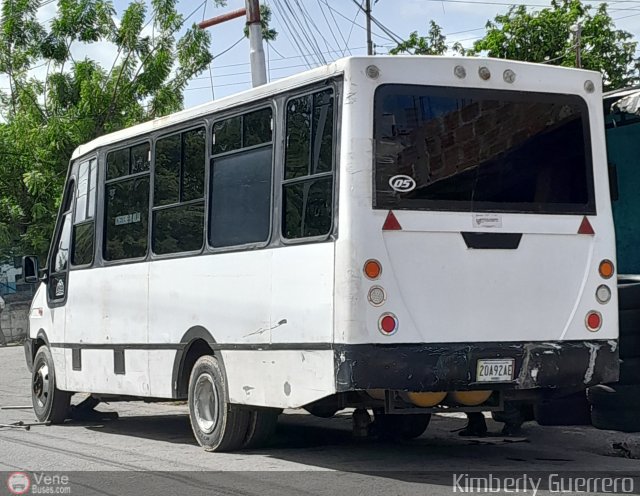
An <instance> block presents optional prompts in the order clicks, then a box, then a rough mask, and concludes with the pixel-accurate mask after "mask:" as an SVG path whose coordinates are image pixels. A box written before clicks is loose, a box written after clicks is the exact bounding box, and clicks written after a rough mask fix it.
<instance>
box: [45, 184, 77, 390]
mask: <svg viewBox="0 0 640 496" xmlns="http://www.w3.org/2000/svg"><path fill="white" fill-rule="evenodd" d="M74 189H75V183H74V182H73V181H70V182H69V184H68V185H67V189H66V191H65V194H64V198H63V204H62V205H63V206H62V209H61V212H62V213H61V215H60V218H59V221H58V225H57V227H56V235H55V238H54V242H53V246H52V250H51V252H50V259H49V261H48V267H49V274H48V277H47V280H46V286H47V302H48V305H49V308H50V315H51V327H50V328H49V329H48V335H47V337H48V339H49V342H50V343H62V342H64V341H65V322H66V312H67V310H66V302H67V295H68V293H69V287H68V283H69V263H70V259H69V254H70V244H71V215H72V206H73V197H74ZM51 354H52V355H53V359H54V361H55V363H56V364H62V367H57V369H58V370H57V371H56V372H57V373H56V381H57V382H58V386H59V387H62V388H64V387H65V386H66V376H65V374H64V372H63V371H64V369H65V368H66V367H65V365H64V364H65V352H64V349H63V348H59V347H55V346H54V347H52V348H51Z"/></svg>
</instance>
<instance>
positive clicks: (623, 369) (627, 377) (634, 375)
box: [618, 358, 640, 385]
mask: <svg viewBox="0 0 640 496" xmlns="http://www.w3.org/2000/svg"><path fill="white" fill-rule="evenodd" d="M618 384H624V385H627V384H640V358H624V359H622V361H621V362H620V379H619V380H618Z"/></svg>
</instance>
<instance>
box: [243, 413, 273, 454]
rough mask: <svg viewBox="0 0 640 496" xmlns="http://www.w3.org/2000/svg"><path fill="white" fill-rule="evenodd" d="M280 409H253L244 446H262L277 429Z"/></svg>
mask: <svg viewBox="0 0 640 496" xmlns="http://www.w3.org/2000/svg"><path fill="white" fill-rule="evenodd" d="M279 414H280V410H275V409H271V408H263V409H262V408H260V409H255V410H252V411H251V413H250V416H249V427H248V429H247V435H246V436H245V438H244V442H243V445H242V446H243V448H250V449H251V448H262V447H263V446H264V445H266V444H267V443H268V442H269V440H270V439H271V437H272V436H273V434H274V433H275V431H276V424H277V423H278V416H279Z"/></svg>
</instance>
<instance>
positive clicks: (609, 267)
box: [598, 260, 615, 279]
mask: <svg viewBox="0 0 640 496" xmlns="http://www.w3.org/2000/svg"><path fill="white" fill-rule="evenodd" d="M598 272H600V276H602V278H603V279H609V278H610V277H611V276H612V275H613V273H614V272H615V269H614V267H613V262H612V261H611V260H603V261H602V262H600V266H599V267H598Z"/></svg>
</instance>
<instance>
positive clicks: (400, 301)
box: [31, 57, 617, 408]
mask: <svg viewBox="0 0 640 496" xmlns="http://www.w3.org/2000/svg"><path fill="white" fill-rule="evenodd" d="M370 64H376V65H377V66H378V67H379V69H380V74H379V77H378V78H377V79H371V78H369V77H367V76H366V75H365V68H366V67H367V66H368V65H370ZM458 64H462V65H464V66H465V68H466V72H467V74H468V76H467V77H466V78H465V79H459V78H456V77H455V76H454V75H453V68H454V67H455V66H456V65H458ZM484 65H486V66H487V67H489V68H490V69H491V71H492V74H493V75H494V77H493V78H492V79H490V80H489V81H483V80H481V79H480V78H479V77H478V75H477V74H478V69H479V68H480V66H484ZM507 68H510V69H512V70H514V71H515V73H516V75H517V77H516V81H515V83H513V84H509V83H506V82H504V81H503V79H502V77H501V74H502V72H503V71H504V70H505V69H507ZM337 76H344V83H343V84H344V87H343V91H342V95H343V99H342V102H341V103H342V110H341V112H342V120H341V122H340V124H339V126H338V129H340V130H341V136H340V147H339V148H338V152H337V154H338V158H337V164H338V171H337V176H336V194H337V196H338V201H337V204H338V208H337V211H336V213H335V214H334V215H335V218H334V224H337V226H339V229H338V238H337V239H333V238H330V239H328V240H325V241H323V242H319V243H309V244H299V245H291V246H287V245H284V246H273V247H268V248H261V249H255V250H251V251H244V252H242V251H240V252H220V253H211V254H203V255H199V256H194V257H184V258H174V259H168V260H155V261H145V262H140V263H132V264H124V265H115V266H108V267H99V268H93V269H83V270H72V271H70V277H69V284H68V288H69V289H68V291H69V297H68V301H67V304H66V307H62V308H56V309H48V308H47V304H46V298H45V296H44V294H43V291H42V290H40V291H39V292H38V295H37V296H36V298H35V299H34V304H33V306H34V307H40V308H44V315H43V317H42V318H32V320H31V337H32V338H36V337H37V332H38V329H44V330H45V332H46V333H47V335H48V337H49V341H50V342H56V343H75V344H79V345H83V346H87V345H88V347H89V349H87V350H83V356H82V362H83V370H82V371H80V372H78V371H73V370H72V365H71V361H72V359H71V350H70V349H66V350H64V352H62V349H58V351H55V352H54V359H55V366H56V369H57V370H59V371H61V373H59V375H58V381H59V385H60V387H61V388H63V389H67V390H71V391H86V392H96V393H118V394H127V395H136V396H151V397H167V398H168V397H171V395H172V391H173V388H174V387H175V384H174V383H173V381H174V371H173V366H174V361H175V360H176V353H177V352H176V349H171V346H172V345H176V346H177V345H179V344H180V340H181V338H182V337H183V336H184V335H185V333H186V332H187V331H189V330H190V329H192V328H194V327H202V328H204V329H206V330H208V332H209V333H210V334H211V336H212V337H213V339H214V340H215V343H216V344H217V345H219V346H220V347H221V351H220V356H221V357H222V358H223V361H224V367H225V371H226V374H227V378H228V385H229V396H230V399H231V401H232V402H235V403H241V404H249V405H259V406H271V407H280V408H284V407H299V406H302V405H305V404H307V403H309V402H312V401H315V400H317V399H320V398H323V397H326V396H328V395H331V394H333V393H334V392H335V391H336V376H335V374H336V371H335V369H336V364H335V356H334V351H333V349H332V347H333V346H334V345H335V344H366V343H380V344H398V343H458V342H501V341H506V342H514V341H548V340H553V341H558V340H589V339H614V338H616V337H617V297H616V293H615V285H613V284H612V286H613V287H612V289H613V298H612V300H611V302H609V304H607V305H599V304H598V303H597V302H596V301H595V299H594V293H595V289H596V287H597V286H598V285H599V284H601V283H602V279H601V278H600V277H599V275H598V272H597V264H598V262H599V261H600V260H602V259H605V258H606V259H610V260H613V261H614V262H615V246H614V236H613V223H612V216H611V208H610V202H609V199H608V195H609V193H608V178H607V170H606V157H605V143H604V134H603V132H593V133H592V136H591V144H592V154H593V163H594V184H595V197H596V198H595V199H596V205H597V212H598V214H597V216H590V217H589V221H590V222H591V224H592V226H593V228H594V230H595V233H596V234H595V235H594V236H586V235H577V234H576V233H577V230H578V227H579V225H580V222H581V221H582V218H583V216H578V215H537V214H506V213H505V214H500V217H501V227H499V228H491V227H481V228H475V227H474V225H473V214H471V213H463V212H414V211H398V212H395V214H396V217H397V218H398V221H399V222H400V224H401V225H402V228H403V230H402V231H394V232H384V233H383V232H382V230H381V227H382V225H383V223H384V220H385V217H386V215H387V211H385V210H374V209H373V208H372V184H373V176H372V174H373V166H372V164H373V142H372V141H373V140H372V136H373V105H372V102H373V96H374V92H375V89H376V88H377V87H378V86H379V85H381V84H385V83H403V84H416V85H424V84H429V85H441V86H458V87H474V88H491V89H496V90H500V89H503V90H512V91H513V90H517V91H525V92H526V91H537V92H550V93H566V94H577V95H580V96H582V97H583V98H584V99H585V101H586V102H587V106H588V108H589V112H590V123H589V124H590V127H591V129H592V130H601V129H603V122H602V110H601V108H600V106H601V101H600V100H601V94H600V90H599V87H600V83H599V76H598V75H597V74H595V73H591V72H587V71H570V70H566V69H560V68H554V67H547V66H544V67H542V66H539V65H532V64H522V63H516V62H509V61H501V60H486V59H463V58H446V57H435V58H431V57H429V58H415V57H389V58H352V59H345V60H342V61H338V62H336V63H334V64H330V65H329V66H327V67H323V68H319V69H316V70H313V71H310V72H308V73H305V74H303V75H300V76H295V77H292V78H287V79H285V80H283V81H279V82H277V83H273V84H269V85H265V86H262V87H260V88H255V89H253V90H251V91H249V92H247V93H245V94H242V95H238V96H234V97H230V98H227V99H224V100H221V101H220V102H214V103H212V104H207V105H204V106H201V107H198V108H195V109H191V110H189V111H185V112H181V113H178V114H175V115H172V116H169V117H166V118H163V119H157V120H155V121H153V122H150V123H146V124H142V125H140V126H135V127H133V128H131V129H128V130H124V131H121V132H118V133H114V134H113V135H109V136H104V137H101V138H99V139H97V140H95V141H94V142H92V143H89V144H87V145H83V146H81V147H80V148H79V149H78V150H76V152H75V153H74V158H76V157H80V156H83V155H85V154H86V153H89V152H91V151H93V150H94V149H96V148H99V147H101V146H106V145H108V144H110V143H114V142H117V141H120V140H124V139H128V138H131V137H134V136H138V135H141V134H144V133H148V132H151V131H154V130H158V129H161V128H163V127H166V126H170V125H174V124H178V123H180V122H183V121H188V120H191V119H195V118H199V117H203V116H208V115H210V114H211V113H212V112H215V111H218V110H224V109H227V108H230V107H233V106H235V105H239V104H241V103H243V102H247V101H251V100H254V99H255V100H258V99H261V98H264V97H267V96H270V95H273V94H277V93H279V92H282V91H287V90H290V89H296V88H300V87H302V86H304V85H307V84H310V83H313V82H317V81H321V80H323V79H325V78H329V77H337ZM587 79H591V80H592V81H593V82H594V83H595V86H596V91H595V92H594V93H590V94H588V93H586V92H585V90H584V83H585V81H586V80H587ZM280 139H282V137H281V136H280V137H276V140H280ZM279 166H280V165H279V164H276V167H279ZM99 167H101V169H100V171H99V174H102V175H104V170H103V168H104V166H103V164H100V165H99ZM276 180H277V175H276ZM276 187H278V186H276ZM463 231H477V232H496V231H499V232H505V233H509V232H511V233H513V232H516V233H523V237H522V242H521V245H520V247H519V248H518V249H517V250H511V251H507V250H489V251H481V250H469V249H468V248H467V247H466V246H465V244H464V242H463V240H462V238H461V235H460V233H461V232H463ZM371 258H375V259H377V260H379V261H380V262H381V264H382V266H383V273H382V276H381V277H380V279H379V280H378V281H376V282H375V284H376V285H381V286H383V287H384V289H385V291H386V293H387V299H386V301H385V303H384V304H383V305H382V306H380V307H374V306H372V305H371V304H369V302H368V301H367V293H368V291H369V288H370V287H371V286H372V285H373V284H374V283H373V282H371V281H369V280H367V279H366V278H365V277H364V276H363V273H362V267H363V264H364V262H365V261H366V260H368V259H371ZM65 308H66V317H65V316H64V315H63V314H64V312H65ZM590 309H596V310H598V311H600V312H601V313H602V315H603V320H604V325H603V328H602V329H601V330H600V331H598V332H597V333H590V332H589V331H587V329H586V328H585V325H584V317H585V314H586V312H587V311H588V310H590ZM386 311H393V312H394V313H395V314H396V315H397V317H398V319H399V322H400V328H399V331H398V332H397V333H395V334H393V335H391V336H386V335H383V334H382V333H380V332H378V319H379V317H380V315H381V313H383V312H386ZM60 315H62V316H60ZM127 344H130V345H135V346H134V347H133V348H135V349H126V351H125V365H126V374H124V375H118V374H115V373H114V357H113V350H112V349H109V348H108V345H123V346H125V348H126V345H127ZM90 345H95V346H94V348H91V346H90ZM234 345H242V346H244V347H245V348H244V349H241V350H240V349H234ZM261 345H264V346H265V349H261ZM272 345H277V346H280V348H279V349H272V347H271V346H272ZM288 345H290V347H291V348H292V349H287V346H288ZM294 345H295V346H294ZM305 345H306V348H305ZM321 345H326V348H324V349H323V348H322V346H321ZM100 346H103V347H104V348H100ZM154 346H155V348H154ZM163 346H164V347H163ZM145 347H146V349H145ZM296 347H297V348H296ZM267 348H268V349H267ZM293 348H296V349H293ZM84 364H86V367H85V366H84Z"/></svg>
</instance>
